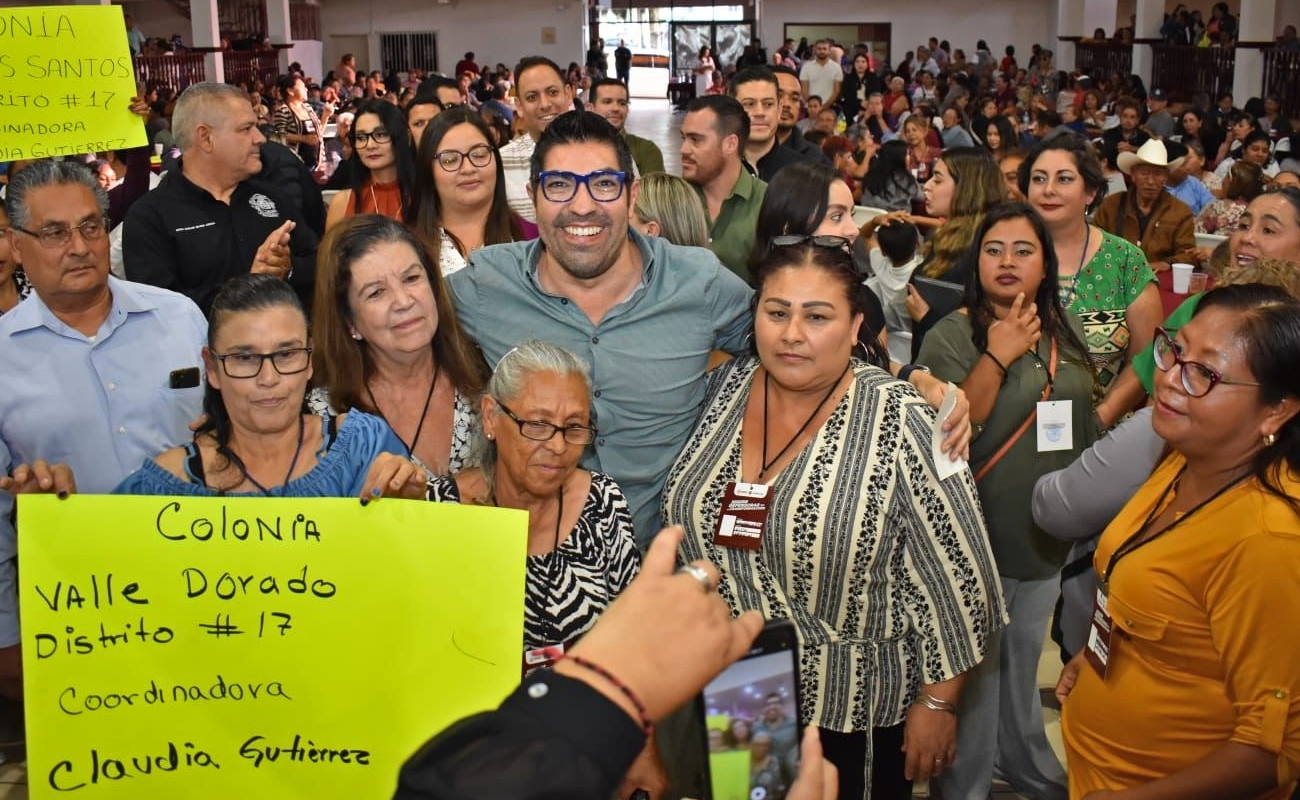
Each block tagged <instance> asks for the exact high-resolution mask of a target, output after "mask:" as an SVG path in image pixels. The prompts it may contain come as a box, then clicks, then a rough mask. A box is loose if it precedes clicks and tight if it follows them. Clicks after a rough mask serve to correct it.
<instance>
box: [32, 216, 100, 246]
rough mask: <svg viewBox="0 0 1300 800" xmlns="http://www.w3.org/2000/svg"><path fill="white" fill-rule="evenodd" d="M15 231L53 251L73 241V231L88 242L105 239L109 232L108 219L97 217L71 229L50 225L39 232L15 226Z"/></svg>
mask: <svg viewBox="0 0 1300 800" xmlns="http://www.w3.org/2000/svg"><path fill="white" fill-rule="evenodd" d="M13 229H14V230H16V231H21V232H22V233H25V234H27V235H28V236H32V237H35V238H36V240H37V241H39V242H40V243H41V247H45V248H48V249H50V250H53V249H54V248H56V247H63V246H64V245H66V244H67V243H68V242H70V241H72V232H73V231H77V232H79V233H80V234H81V238H82V239H85V240H86V241H88V242H93V241H95V240H97V239H102V238H104V234H105V233H107V232H108V218H107V217H96V218H95V219H88V220H86V221H85V222H83V223H81V224H80V225H73V226H71V227H69V226H67V225H49V226H47V227H44V228H41V229H40V230H39V231H29V230H27V229H26V228H24V227H22V226H21V225H14V226H13Z"/></svg>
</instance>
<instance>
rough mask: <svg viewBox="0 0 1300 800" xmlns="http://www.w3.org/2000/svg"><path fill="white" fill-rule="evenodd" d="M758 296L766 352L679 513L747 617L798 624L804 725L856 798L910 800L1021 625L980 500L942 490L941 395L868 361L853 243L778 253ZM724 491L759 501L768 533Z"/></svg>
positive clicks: (722, 377) (700, 439) (694, 444)
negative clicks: (972, 685) (987, 664)
mask: <svg viewBox="0 0 1300 800" xmlns="http://www.w3.org/2000/svg"><path fill="white" fill-rule="evenodd" d="M754 284H755V287H756V290H757V301H756V302H757V309H756V312H755V322H754V342H755V349H756V351H757V356H756V357H749V358H739V359H735V360H733V361H730V362H728V363H727V364H724V365H723V366H722V367H720V368H718V369H716V370H714V372H713V373H712V374H711V375H710V376H709V388H708V394H707V399H706V401H705V408H704V411H703V413H702V414H701V416H700V422H699V424H698V425H697V427H696V429H695V431H694V432H693V433H692V434H691V437H690V439H689V440H688V441H687V443H686V446H685V447H684V448H683V450H682V453H681V455H680V456H679V457H678V459H677V463H676V464H675V465H674V466H673V469H672V471H671V472H670V473H669V477H668V481H667V485H666V487H665V489H664V500H663V514H664V518H665V519H666V520H667V521H668V522H669V524H677V525H682V526H683V527H684V528H685V530H686V536H685V539H684V540H683V542H682V545H681V550H680V554H681V556H682V557H683V558H684V559H685V560H687V561H690V560H693V559H697V558H703V559H706V560H707V561H709V562H711V563H712V564H713V565H714V566H716V567H717V568H718V570H719V571H720V573H721V576H722V577H721V581H720V585H719V591H720V592H721V594H722V596H723V599H725V600H726V601H727V603H728V605H729V606H730V607H731V609H732V611H733V613H740V612H743V611H747V610H759V611H762V612H763V614H764V616H765V617H767V618H768V619H779V618H789V619H792V620H793V621H794V623H795V627H796V630H797V632H798V635H799V639H800V644H801V646H802V648H803V651H802V653H803V654H802V659H803V669H802V670H801V674H800V680H801V692H800V693H801V696H802V697H803V699H804V702H803V704H802V705H803V707H802V709H801V715H802V720H801V721H802V722H803V723H804V724H815V725H818V726H819V727H820V728H821V729H822V730H821V736H822V742H823V744H824V746H825V750H826V754H827V758H828V759H829V760H830V761H832V762H833V763H835V764H836V766H837V767H838V768H839V778H840V797H853V798H866V797H875V798H909V797H910V796H911V781H912V780H917V781H923V780H928V779H929V778H930V777H931V776H932V775H935V774H938V773H941V772H942V771H943V770H944V769H946V768H947V766H948V765H949V764H950V763H951V759H952V756H953V753H954V748H955V738H956V725H957V719H956V717H955V716H954V714H953V712H954V711H955V704H956V702H957V700H958V698H959V695H960V690H961V684H962V681H963V679H964V674H965V673H966V672H968V671H969V670H970V669H971V668H973V667H974V666H975V664H976V663H978V662H979V660H980V659H981V658H982V656H983V653H984V651H985V648H986V646H987V644H988V638H989V637H990V636H991V635H992V634H993V633H994V632H996V631H997V630H999V629H1000V628H1001V627H1002V625H1003V619H1004V615H1003V610H1002V599H1001V593H1000V592H999V591H998V589H997V586H996V580H997V577H996V573H995V566H994V564H993V559H992V555H991V553H990V552H989V546H988V540H987V536H986V534H985V531H984V522H983V519H982V518H981V517H980V515H979V513H978V512H977V511H976V509H977V508H978V501H977V500H976V497H975V486H974V483H973V481H971V479H970V478H969V476H968V474H967V473H965V472H964V471H963V472H962V473H960V474H959V475H957V476H954V477H951V478H948V479H947V480H946V481H943V482H942V485H941V483H940V478H939V475H938V472H937V469H938V467H937V465H936V464H935V462H934V461H933V456H932V453H931V448H930V439H929V437H930V429H931V427H932V426H933V421H932V416H931V412H930V411H929V410H927V409H926V408H925V403H924V401H923V400H922V399H921V398H920V397H919V396H918V395H917V394H916V393H915V392H914V391H913V390H912V389H911V388H910V387H908V386H905V385H904V384H903V383H901V382H899V381H895V380H893V379H892V378H891V377H890V376H889V374H888V373H886V372H884V371H882V370H880V369H878V368H876V367H873V366H870V365H868V364H866V363H864V362H861V361H858V360H857V359H855V358H853V356H852V352H853V348H854V346H855V345H856V343H857V342H858V338H859V333H858V329H859V328H860V327H861V325H862V322H863V308H862V305H861V300H860V298H861V297H862V291H861V289H862V285H861V282H860V279H859V276H858V274H857V272H856V270H854V268H853V263H852V260H851V259H850V258H849V256H848V255H847V254H846V253H845V252H844V251H843V249H842V248H839V247H821V246H817V245H812V244H807V243H805V244H800V245H789V246H777V247H774V248H773V249H772V250H771V251H770V252H769V253H768V255H767V257H766V258H765V259H764V260H763V261H762V262H761V264H760V266H759V268H758V270H757V271H756V272H755V273H754ZM724 495H726V496H728V497H730V498H733V500H734V499H735V498H747V497H756V498H759V500H758V501H757V502H758V503H760V504H761V505H762V506H763V512H764V513H762V515H761V516H762V523H761V525H760V527H761V530H760V531H759V533H758V534H757V535H756V536H754V537H753V538H749V537H748V536H746V535H744V533H745V532H747V531H752V530H753V524H752V523H751V522H750V521H746V520H741V519H738V518H737V517H736V516H735V512H729V511H728V510H727V509H726V508H724V506H723V497H724ZM922 497H924V498H926V501H925V502H924V503H922V502H920V498H922ZM733 505H735V503H733V502H731V501H729V502H728V506H733ZM742 505H750V504H749V503H748V502H745V503H742ZM727 531H738V532H740V533H741V534H742V535H729V534H728V533H727ZM921 597H924V598H926V600H925V602H920V603H918V602H914V600H918V599H919V598H921ZM863 608H867V609H871V613H869V614H864V613H861V612H862V609H863ZM914 687H915V688H914ZM904 746H906V748H907V750H906V752H905V753H904V751H903V747H904Z"/></svg>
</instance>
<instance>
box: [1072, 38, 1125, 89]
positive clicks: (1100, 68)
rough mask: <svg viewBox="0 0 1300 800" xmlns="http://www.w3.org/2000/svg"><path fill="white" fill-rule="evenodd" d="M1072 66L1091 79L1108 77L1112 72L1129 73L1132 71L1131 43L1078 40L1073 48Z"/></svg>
mask: <svg viewBox="0 0 1300 800" xmlns="http://www.w3.org/2000/svg"><path fill="white" fill-rule="evenodd" d="M1074 53H1075V55H1074V67H1075V69H1077V70H1079V71H1080V72H1081V73H1083V74H1084V75H1089V76H1091V77H1092V79H1093V81H1094V82H1095V81H1098V80H1102V79H1106V78H1109V77H1110V76H1111V75H1113V74H1114V73H1117V72H1118V73H1119V74H1120V75H1129V74H1131V73H1132V72H1133V45H1131V44H1124V43H1123V42H1079V43H1078V44H1076V45H1075V50H1074Z"/></svg>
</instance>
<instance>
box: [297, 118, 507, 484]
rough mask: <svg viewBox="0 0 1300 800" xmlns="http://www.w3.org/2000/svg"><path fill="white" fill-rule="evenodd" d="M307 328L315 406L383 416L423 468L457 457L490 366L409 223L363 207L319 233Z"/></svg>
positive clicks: (440, 471)
mask: <svg viewBox="0 0 1300 800" xmlns="http://www.w3.org/2000/svg"><path fill="white" fill-rule="evenodd" d="M425 138H426V139H428V138H429V137H427V136H426V137H425ZM312 332H313V338H314V340H315V342H316V349H315V352H314V355H313V359H314V368H315V379H316V385H317V387H318V388H317V389H316V390H315V391H313V392H312V396H311V401H310V405H311V407H312V408H313V409H314V410H316V411H317V413H328V411H329V410H330V409H338V410H341V411H347V410H350V409H360V410H362V411H365V412H366V413H368V414H373V415H375V416H377V417H381V418H383V419H384V421H386V422H387V423H388V425H389V427H391V428H392V430H393V432H394V433H395V434H396V435H397V437H398V439H399V440H400V444H401V445H402V450H401V451H400V452H405V453H408V454H410V456H411V457H412V458H413V459H414V460H415V461H416V462H417V463H419V464H420V465H421V466H423V467H424V468H425V470H426V471H427V472H428V473H429V474H430V475H446V474H448V473H451V472H454V471H456V470H458V469H461V468H462V467H463V466H464V464H465V462H466V459H467V458H468V457H469V451H470V445H469V437H470V428H471V425H472V422H473V406H472V402H473V399H474V398H476V397H478V396H479V394H480V393H481V392H482V391H483V385H484V384H485V383H486V381H487V377H488V369H487V365H486V364H485V363H483V356H482V354H480V353H479V351H478V348H477V347H475V346H474V344H473V343H472V342H470V341H469V340H468V339H467V338H466V337H465V336H464V334H462V333H461V330H460V325H459V324H458V323H457V321H456V314H455V310H454V309H453V308H452V305H451V298H450V295H449V294H448V293H447V290H446V287H445V286H444V284H443V281H442V276H441V275H440V274H439V273H438V268H437V265H436V262H434V260H433V259H432V258H431V257H430V255H429V251H428V250H427V248H425V247H424V245H423V244H421V243H420V241H419V240H418V239H416V238H415V236H414V235H413V234H412V233H411V232H410V231H409V230H407V229H406V228H405V227H404V226H403V225H401V224H399V223H397V222H394V221H393V220H391V219H388V218H387V217H381V216H379V215H376V214H366V215H363V216H359V217H351V218H349V219H346V220H344V221H343V222H341V223H339V224H338V225H337V226H335V227H334V228H333V229H332V230H330V231H329V232H328V233H327V234H326V235H325V238H324V240H322V241H321V246H320V255H319V257H318V259H317V268H316V297H315V301H314V304H313V309H312Z"/></svg>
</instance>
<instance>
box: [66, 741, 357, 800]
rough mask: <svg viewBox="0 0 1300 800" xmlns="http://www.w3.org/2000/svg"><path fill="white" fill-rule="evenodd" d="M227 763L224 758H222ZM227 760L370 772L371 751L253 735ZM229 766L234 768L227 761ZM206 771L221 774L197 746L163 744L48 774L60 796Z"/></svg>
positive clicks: (95, 753) (89, 758)
mask: <svg viewBox="0 0 1300 800" xmlns="http://www.w3.org/2000/svg"><path fill="white" fill-rule="evenodd" d="M219 755H221V758H222V759H223V760H227V758H228V757H227V756H226V755H225V754H224V753H220V754H219ZM229 758H237V759H241V760H240V761H237V762H235V763H238V764H242V765H244V766H252V767H253V768H254V769H258V768H261V767H274V766H277V765H279V766H287V765H297V764H303V765H312V764H321V765H324V764H329V765H347V766H356V767H368V766H370V751H369V750H366V749H362V748H358V747H351V746H337V745H333V746H332V745H318V744H317V743H316V742H315V741H314V740H312V739H311V738H310V737H305V736H303V735H302V734H294V736H293V739H292V740H291V741H289V742H286V743H284V744H282V745H276V744H272V743H271V742H270V740H269V739H267V737H265V736H263V735H261V734H254V735H252V736H249V737H248V738H246V739H244V740H243V742H242V743H241V744H240V745H239V747H238V748H236V749H234V751H233V752H231V753H230V754H229ZM227 766H230V762H229V761H228V760H227ZM202 769H214V770H219V769H221V762H219V761H218V760H217V758H216V756H214V755H213V754H212V753H211V752H209V751H208V750H206V749H204V748H203V747H200V746H199V745H197V744H195V743H194V742H181V743H180V744H177V743H176V742H171V741H168V742H163V743H160V744H158V745H157V746H155V747H153V748H148V749H145V748H140V749H139V751H137V752H134V753H126V752H122V751H120V750H119V751H113V752H110V751H109V749H108V748H105V749H103V750H101V749H100V748H97V747H96V748H91V749H90V752H88V753H87V754H86V755H85V757H84V758H80V759H77V760H74V759H71V758H67V759H64V760H62V761H59V762H58V763H56V764H55V765H54V767H53V768H51V769H50V774H49V784H50V788H52V789H54V790H55V791H59V792H72V791H76V790H78V789H85V788H88V787H91V786H96V785H98V784H101V783H109V782H114V781H120V780H125V779H128V778H139V777H146V776H149V775H160V774H167V773H173V772H182V771H190V770H202Z"/></svg>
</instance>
